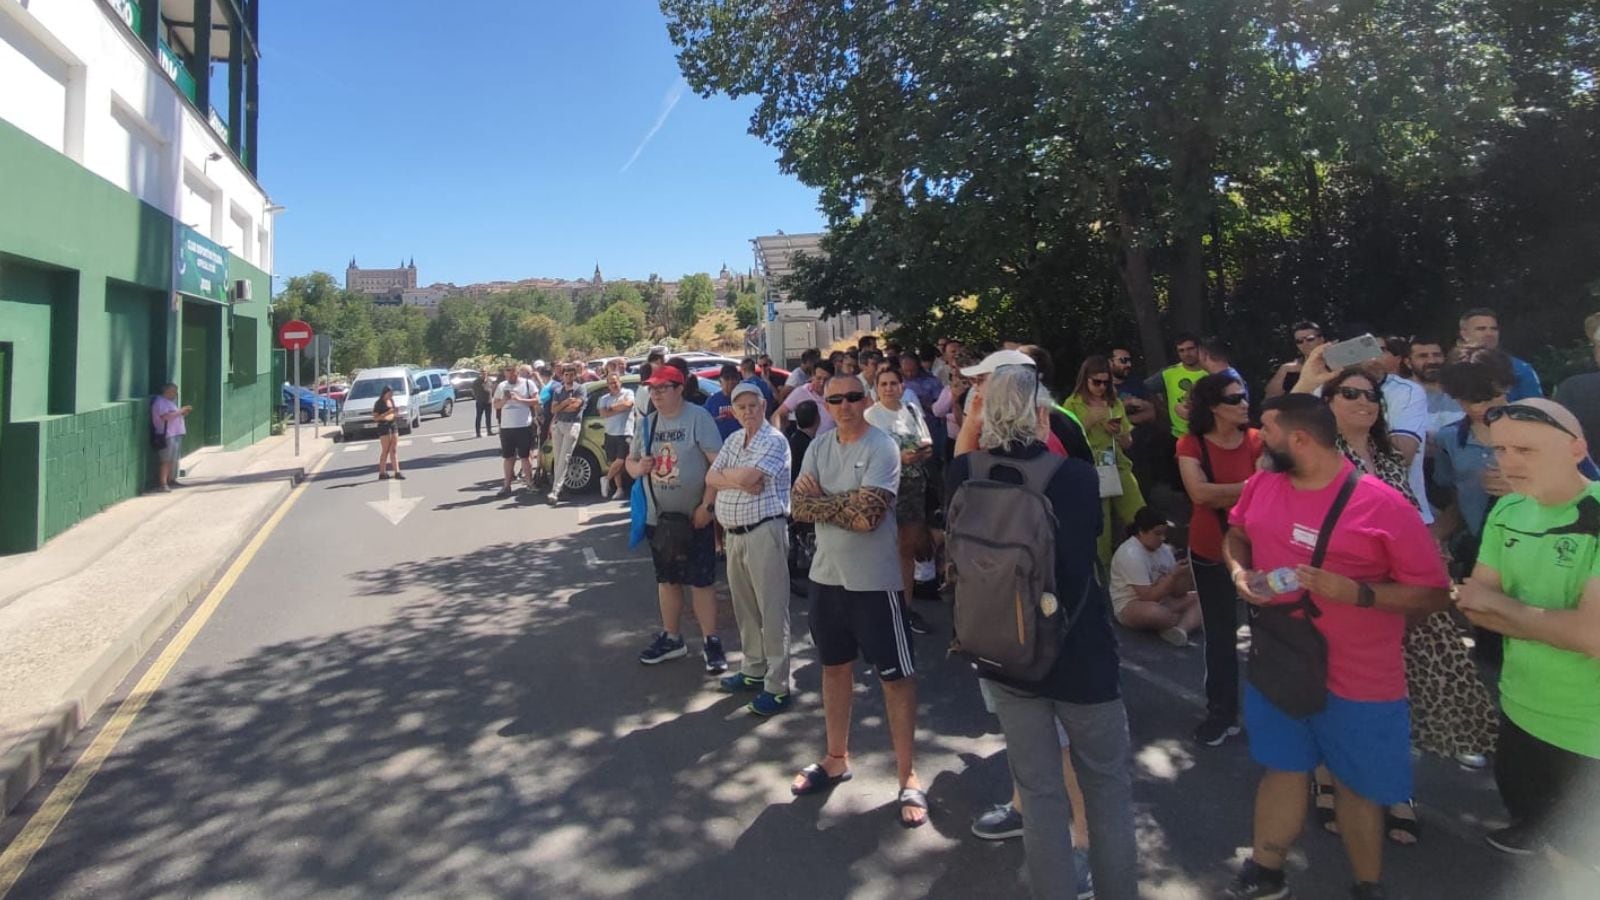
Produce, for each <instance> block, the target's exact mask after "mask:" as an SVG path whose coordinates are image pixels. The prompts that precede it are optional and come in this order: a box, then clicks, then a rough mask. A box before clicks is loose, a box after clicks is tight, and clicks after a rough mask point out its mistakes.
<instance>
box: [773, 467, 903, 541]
mask: <svg viewBox="0 0 1600 900" xmlns="http://www.w3.org/2000/svg"><path fill="white" fill-rule="evenodd" d="M800 480H801V481H805V480H806V478H805V476H801V479H800ZM795 488H796V490H795V492H794V495H793V498H792V501H791V503H792V506H793V511H794V517H795V519H797V520H799V521H801V522H826V523H827V524H829V525H837V526H839V527H840V528H843V529H846V530H848V531H872V530H874V529H876V528H877V527H878V525H879V524H881V523H882V522H883V520H884V517H885V516H888V515H889V514H890V513H891V512H892V511H893V509H894V494H893V493H891V492H889V491H886V490H884V489H883V488H875V487H863V488H856V489H855V490H853V491H847V492H845V493H843V494H823V493H821V492H820V490H819V491H816V492H812V491H801V490H800V489H799V488H800V482H796V483H795Z"/></svg>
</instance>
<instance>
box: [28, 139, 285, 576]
mask: <svg viewBox="0 0 1600 900" xmlns="http://www.w3.org/2000/svg"><path fill="white" fill-rule="evenodd" d="M0 197H3V198H5V212H4V214H0V343H4V344H7V345H8V351H7V354H6V356H7V357H8V366H9V376H8V377H7V378H6V379H4V381H3V386H4V389H5V390H6V391H7V392H8V396H7V398H5V402H0V553H3V552H14V551H19V550H30V549H34V548H36V547H38V546H40V545H41V544H43V543H44V542H45V541H47V540H49V539H50V538H51V537H53V536H55V535H57V534H60V533H61V532H62V531H65V530H66V529H67V528H70V527H71V526H72V525H73V524H74V523H76V522H78V521H81V520H82V519H84V518H86V517H88V516H90V515H93V514H94V513H96V512H98V511H100V510H102V509H104V508H106V507H108V506H110V505H112V504H114V503H117V502H119V501H121V500H124V499H127V498H129V497H132V496H135V495H137V494H138V493H139V492H140V490H142V489H143V488H144V487H145V486H147V485H148V483H149V481H150V478H151V473H152V471H153V470H152V465H153V462H152V460H151V458H150V457H151V453H150V449H149V441H148V436H149V427H148V424H147V423H148V398H149V395H150V393H152V392H153V391H154V390H156V389H157V388H158V387H159V386H160V385H161V384H162V383H164V382H166V381H182V380H183V379H182V377H181V376H182V372H181V364H180V362H179V357H180V355H181V354H180V353H179V347H178V343H177V337H178V334H179V331H180V321H181V316H180V314H179V313H178V311H177V310H175V309H174V308H173V304H172V303H171V297H172V295H171V293H169V292H170V290H171V283H172V257H173V246H172V241H173V224H174V223H173V221H172V219H171V218H170V217H169V216H167V215H165V214H163V213H162V212H161V211H159V210H157V209H155V208H154V207H151V206H148V205H146V204H144V203H143V202H141V201H139V200H138V198H136V197H134V196H132V195H131V194H128V193H127V192H125V191H123V190H121V189H120V188H118V187H116V186H115V185H113V184H111V183H109V182H107V181H105V180H104V179H101V178H100V177H98V176H96V175H94V174H93V173H91V172H89V171H88V170H86V169H84V168H83V167H81V166H79V165H77V164H76V163H74V162H73V161H72V160H70V159H68V158H67V157H65V156H63V155H61V154H59V153H57V152H55V151H54V150H52V149H50V148H48V147H46V146H44V145H43V144H40V143H39V142H38V141H36V140H34V139H33V138H32V137H30V136H29V135H26V134H24V133H23V132H21V131H20V130H18V129H17V128H16V127H15V126H13V125H11V124H10V123H7V122H4V121H0ZM229 272H230V277H231V278H247V279H249V280H250V281H251V282H252V288H253V292H254V296H256V297H258V298H262V299H259V300H257V301H255V302H253V303H247V304H239V305H237V306H235V307H233V308H232V309H229V308H225V307H215V306H213V307H211V308H209V309H208V310H207V311H206V316H208V317H210V318H212V319H213V320H214V321H215V323H216V327H215V328H214V329H212V331H211V336H210V342H209V345H208V348H207V349H208V354H207V355H206V356H205V357H204V360H205V368H206V370H207V372H206V375H205V378H206V381H205V384H204V391H205V393H206V394H207V396H208V397H209V404H210V408H209V410H208V412H209V416H208V421H209V425H208V426H207V430H208V431H209V438H210V440H209V442H210V443H221V444H224V445H225V446H227V447H229V448H237V447H243V446H247V445H249V444H251V443H253V442H255V441H258V440H260V439H262V438H264V437H266V436H267V435H268V434H269V433H270V422H271V409H272V405H273V404H272V396H271V391H272V387H273V385H272V380H271V375H270V371H271V351H270V345H271V334H270V332H271V329H270V326H269V324H268V319H269V313H268V309H267V302H266V299H265V298H267V297H270V296H271V291H270V288H271V281H270V278H269V276H268V275H267V274H266V273H265V272H262V271H261V270H260V269H257V268H256V267H254V266H252V265H250V264H248V263H246V262H244V261H243V260H241V259H239V258H237V257H234V258H232V259H231V260H230V262H229ZM181 305H183V304H180V306H181ZM241 322H243V323H245V324H244V327H243V328H242V329H241V328H240V327H239V323H241ZM241 332H242V333H243V335H244V337H242V338H241V337H240V336H239V335H240V334H241ZM240 340H244V341H246V343H245V344H240V343H238V341H240ZM252 349H253V352H250V351H251V350H252ZM235 357H237V360H236V359H235ZM252 369H253V370H255V371H250V370H252ZM192 375H193V373H191V376H192ZM201 442H202V441H201V437H200V436H198V435H191V437H190V440H189V441H188V442H187V443H186V446H187V447H188V448H191V449H192V448H194V447H198V446H200V444H201Z"/></svg>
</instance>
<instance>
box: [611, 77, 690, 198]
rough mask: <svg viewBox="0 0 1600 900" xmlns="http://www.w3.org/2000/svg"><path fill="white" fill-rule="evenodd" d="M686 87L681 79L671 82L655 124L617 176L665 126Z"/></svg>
mask: <svg viewBox="0 0 1600 900" xmlns="http://www.w3.org/2000/svg"><path fill="white" fill-rule="evenodd" d="M686 87H688V85H686V84H684V82H683V79H682V78H679V79H678V80H677V81H675V82H673V84H672V87H671V88H668V89H667V95H666V96H665V97H663V98H661V113H660V114H659V115H657V116H656V121H655V124H654V125H651V126H650V130H649V131H647V132H645V135H644V139H643V140H641V141H640V142H639V146H637V147H635V148H633V155H632V156H630V157H628V161H627V162H625V163H623V164H622V168H621V169H618V170H617V174H618V175H621V174H622V173H624V172H626V171H628V169H629V168H631V167H632V166H633V164H634V163H635V162H637V161H638V159H639V154H641V153H643V152H644V148H646V147H648V146H650V141H651V140H653V139H654V138H655V136H656V132H658V131H660V130H661V126H663V125H665V124H667V117H668V116H670V115H672V111H673V110H674V109H676V108H677V106H678V101H679V100H682V99H683V89H684V88H686Z"/></svg>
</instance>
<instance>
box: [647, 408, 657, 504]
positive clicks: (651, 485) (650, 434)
mask: <svg viewBox="0 0 1600 900" xmlns="http://www.w3.org/2000/svg"><path fill="white" fill-rule="evenodd" d="M660 415H661V413H660V411H659V410H654V411H652V412H651V413H650V414H649V415H647V416H645V417H644V455H645V456H649V455H650V449H651V446H652V445H653V444H654V443H655V439H656V419H657V417H659V416H660ZM655 480H656V479H655V472H653V471H651V472H646V473H644V489H645V490H647V491H649V492H650V505H651V506H654V507H655V508H656V512H657V513H658V514H659V513H660V512H661V501H659V500H657V499H656V486H655Z"/></svg>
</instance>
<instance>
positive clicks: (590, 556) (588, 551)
mask: <svg viewBox="0 0 1600 900" xmlns="http://www.w3.org/2000/svg"><path fill="white" fill-rule="evenodd" d="M583 561H584V562H586V563H588V564H589V568H591V569H596V568H599V567H600V566H620V565H622V564H623V563H639V562H649V561H650V560H648V559H645V558H643V557H639V556H630V557H628V558H627V559H601V558H600V557H599V556H598V555H597V554H596V553H595V552H594V548H593V547H585V548H583Z"/></svg>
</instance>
